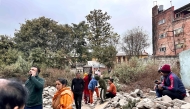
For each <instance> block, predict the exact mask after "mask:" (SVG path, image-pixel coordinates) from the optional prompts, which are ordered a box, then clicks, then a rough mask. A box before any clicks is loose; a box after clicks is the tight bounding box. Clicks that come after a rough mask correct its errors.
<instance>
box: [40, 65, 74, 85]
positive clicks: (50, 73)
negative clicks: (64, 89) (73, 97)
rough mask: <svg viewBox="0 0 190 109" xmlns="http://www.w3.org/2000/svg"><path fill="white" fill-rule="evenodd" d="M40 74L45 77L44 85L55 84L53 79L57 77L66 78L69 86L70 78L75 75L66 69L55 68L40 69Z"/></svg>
mask: <svg viewBox="0 0 190 109" xmlns="http://www.w3.org/2000/svg"><path fill="white" fill-rule="evenodd" d="M41 75H42V76H43V78H44V79H45V86H55V81H56V80H57V79H58V78H64V79H66V80H67V81H68V85H69V86H70V85H71V82H72V79H73V78H74V77H75V74H74V73H72V72H68V69H66V70H61V69H55V68H54V69H53V68H47V69H44V70H43V69H42V72H41Z"/></svg>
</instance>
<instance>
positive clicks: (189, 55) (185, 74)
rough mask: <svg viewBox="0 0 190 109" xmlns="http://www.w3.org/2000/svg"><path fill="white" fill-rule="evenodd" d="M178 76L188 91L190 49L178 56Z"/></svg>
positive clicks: (189, 87)
mask: <svg viewBox="0 0 190 109" xmlns="http://www.w3.org/2000/svg"><path fill="white" fill-rule="evenodd" d="M179 60H180V74H181V79H182V82H183V84H184V85H185V87H186V88H187V89H190V49H189V50H186V51H183V52H181V53H180V54H179Z"/></svg>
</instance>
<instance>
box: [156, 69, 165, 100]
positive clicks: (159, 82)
mask: <svg viewBox="0 0 190 109" xmlns="http://www.w3.org/2000/svg"><path fill="white" fill-rule="evenodd" d="M161 68H162V66H161V67H160V68H159V69H158V73H159V74H160V75H161V76H160V80H155V81H154V83H155V85H154V90H157V89H158V85H159V84H161V83H162V81H163V80H164V76H163V73H162V72H161ZM156 96H157V97H158V96H159V93H158V92H157V91H156Z"/></svg>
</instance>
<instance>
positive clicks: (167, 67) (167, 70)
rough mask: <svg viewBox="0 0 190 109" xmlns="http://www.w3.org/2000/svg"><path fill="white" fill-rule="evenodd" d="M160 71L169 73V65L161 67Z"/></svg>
mask: <svg viewBox="0 0 190 109" xmlns="http://www.w3.org/2000/svg"><path fill="white" fill-rule="evenodd" d="M161 71H162V72H163V71H164V72H171V69H170V65H168V64H165V65H163V66H162V68H161Z"/></svg>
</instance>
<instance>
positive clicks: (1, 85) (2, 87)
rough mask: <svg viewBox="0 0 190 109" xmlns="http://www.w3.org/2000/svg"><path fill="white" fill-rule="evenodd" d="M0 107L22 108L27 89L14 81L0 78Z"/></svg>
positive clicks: (0, 108)
mask: <svg viewBox="0 0 190 109" xmlns="http://www.w3.org/2000/svg"><path fill="white" fill-rule="evenodd" d="M0 94H1V95H0V109H24V105H25V102H26V99H27V91H26V89H25V87H23V86H22V84H20V83H18V82H16V81H9V80H6V79H0Z"/></svg>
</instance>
